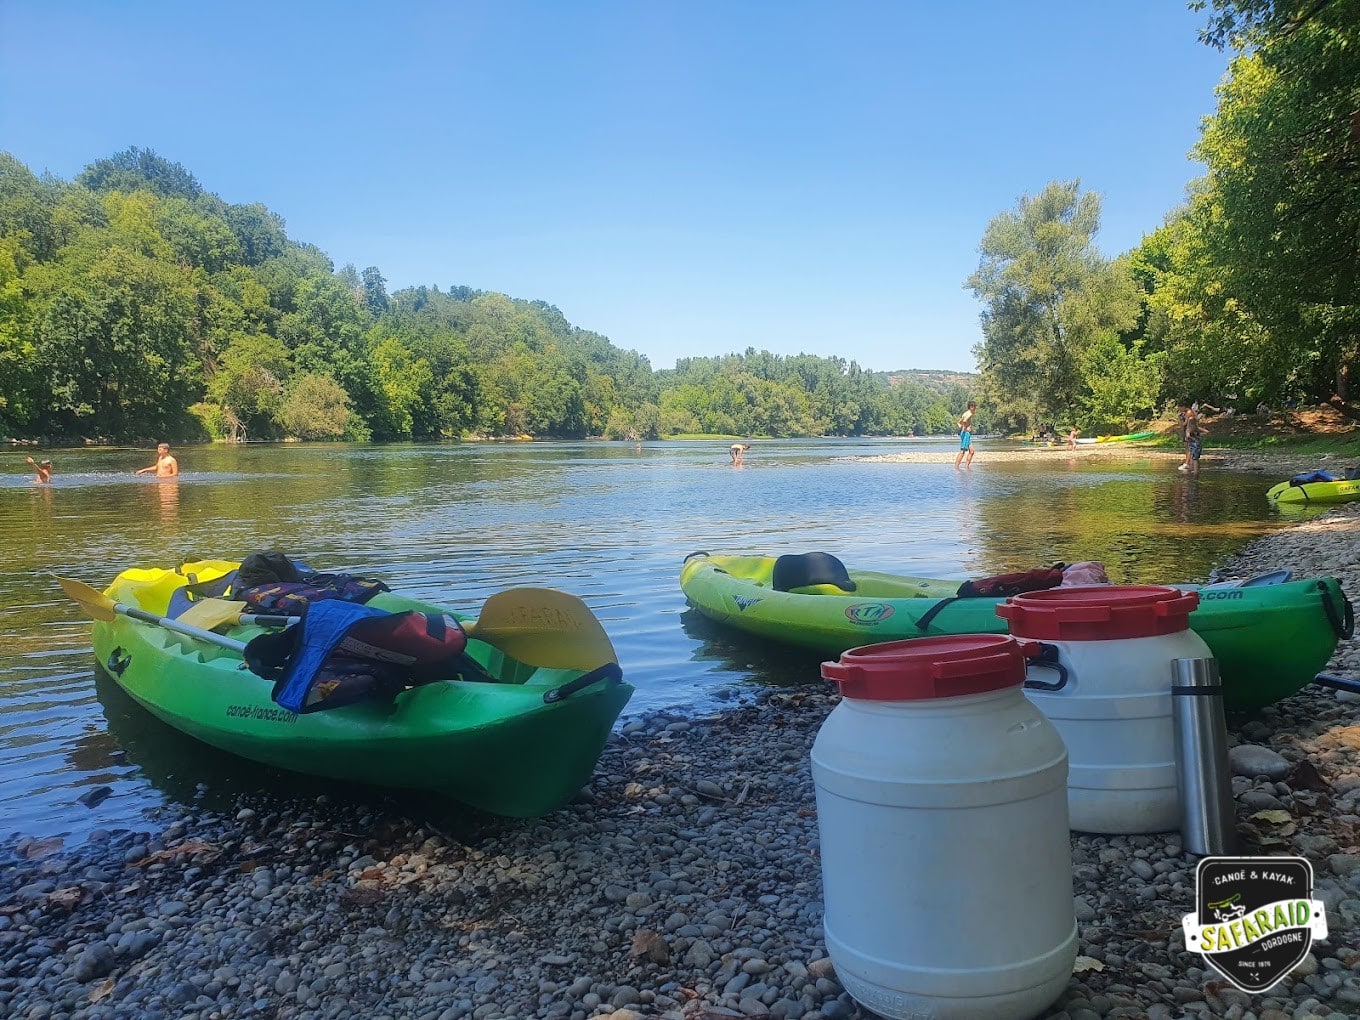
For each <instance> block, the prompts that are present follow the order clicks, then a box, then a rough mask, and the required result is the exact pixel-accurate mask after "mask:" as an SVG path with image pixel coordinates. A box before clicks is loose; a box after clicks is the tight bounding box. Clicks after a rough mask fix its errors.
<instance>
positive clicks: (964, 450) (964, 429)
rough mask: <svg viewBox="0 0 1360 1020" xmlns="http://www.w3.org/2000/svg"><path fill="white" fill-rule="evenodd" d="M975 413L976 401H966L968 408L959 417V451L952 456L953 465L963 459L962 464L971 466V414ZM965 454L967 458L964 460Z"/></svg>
mask: <svg viewBox="0 0 1360 1020" xmlns="http://www.w3.org/2000/svg"><path fill="white" fill-rule="evenodd" d="M976 413H977V401H976V400H970V401H968V410H966V411H964V412H963V416H962V417H961V418H959V452H958V456H956V457H955V458H954V467H955V468H957V467H958V466H959V461H963V466H964V467H966V468H971V467H972V466H973V415H974V414H976ZM965 455H966V456H967V458H968V459H967V460H964V457H965Z"/></svg>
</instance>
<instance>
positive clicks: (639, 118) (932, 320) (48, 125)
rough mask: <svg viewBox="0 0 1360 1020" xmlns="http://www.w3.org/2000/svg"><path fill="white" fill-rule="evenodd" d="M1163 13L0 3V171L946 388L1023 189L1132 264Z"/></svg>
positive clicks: (1152, 139) (1166, 116) (1167, 133)
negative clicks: (175, 196) (107, 160)
mask: <svg viewBox="0 0 1360 1020" xmlns="http://www.w3.org/2000/svg"><path fill="white" fill-rule="evenodd" d="M1205 18H1206V15H1203V14H1194V13H1192V12H1190V11H1188V10H1187V9H1186V6H1185V3H1184V2H1183V0H1119V2H1115V0H1055V2H1042V0H1041V2H1036V3H1017V2H1015V0H987V2H983V0H976V2H969V0H960V2H958V3H955V4H944V3H924V2H909V0H898V2H889V0H883V2H855V0H850V2H835V3H832V2H829V0H828V2H825V3H809V2H802V0H781V2H775V0H745V2H742V0H687V2H683V3H682V2H666V0H612V2H590V0H579V2H578V0H469V2H463V0H448V2H443V3H439V2H402V0H395V2H392V3H389V4H372V3H364V4H359V3H347V2H343V0H337V2H328V3H320V2H302V0H297V2H293V0H273V2H270V3H260V2H257V0H242V2H233V3H192V2H183V0H174V2H172V0H141V2H137V0H124V2H93V0H87V2H74V0H0V149H4V150H7V151H9V152H11V153H12V154H13V155H14V156H16V157H17V158H18V159H20V160H21V161H22V162H24V163H25V164H26V165H27V166H29V167H30V168H31V169H33V170H34V171H35V172H41V171H43V170H48V171H51V172H52V173H53V174H55V175H57V176H58V177H60V178H62V179H65V180H70V179H71V178H73V177H74V176H75V175H76V174H78V173H79V172H80V171H81V169H82V168H83V167H84V166H86V165H87V164H88V163H90V162H92V161H93V160H95V159H99V158H102V157H105V156H110V155H112V154H113V153H115V152H118V151H120V150H122V149H125V148H127V147H128V146H132V145H136V146H139V147H141V148H149V149H154V150H155V151H156V152H157V153H159V154H160V155H161V156H164V157H166V158H167V159H170V160H172V161H174V162H177V163H181V164H183V165H184V166H185V167H186V168H187V169H188V170H190V171H191V172H192V173H193V174H194V175H195V176H196V177H197V178H198V180H199V181H200V183H201V184H202V185H203V186H204V187H205V188H206V189H207V190H209V191H213V192H216V193H217V194H219V195H221V196H222V197H223V198H224V199H225V200H227V201H229V202H263V203H264V204H265V205H267V206H268V207H269V208H270V209H272V210H273V211H274V212H276V213H278V214H279V215H281V216H282V217H283V218H284V219H285V220H286V222H287V226H288V233H289V236H291V237H292V238H294V239H295V240H300V241H306V242H310V243H312V244H315V245H317V246H318V247H319V248H321V249H322V250H323V251H325V252H326V253H327V254H328V255H330V257H331V258H332V259H333V260H334V262H335V264H336V266H337V267H340V266H343V265H344V264H346V263H353V265H354V266H355V267H356V268H358V269H360V270H362V269H363V268H364V267H366V266H377V267H378V268H379V269H380V270H381V271H382V273H383V275H384V276H385V277H386V279H387V281H388V288H389V290H397V289H399V288H402V287H405V286H409V285H413V284H421V283H424V284H433V285H438V286H440V287H442V288H447V287H449V286H450V285H452V284H466V285H469V286H472V287H477V288H482V289H486V290H497V291H503V292H504V293H507V294H509V295H511V296H512V297H517V298H530V299H542V300H544V301H547V302H549V303H551V304H554V305H557V306H558V307H559V308H561V309H562V311H563V313H564V314H565V315H566V316H567V318H568V319H569V320H570V321H571V322H572V323H573V324H575V325H577V326H580V327H582V328H585V329H591V330H595V331H596V332H599V333H602V334H604V335H605V336H607V337H609V338H610V340H611V341H613V343H614V344H615V345H617V346H619V347H623V348H629V349H633V350H637V351H640V352H641V353H643V354H645V355H647V356H648V357H649V358H650V359H651V361H652V365H653V367H654V368H668V367H670V366H671V365H672V364H673V363H674V360H675V358H676V357H677V356H679V357H684V356H688V355H713V354H723V353H727V352H731V351H741V350H744V349H745V348H746V347H748V346H749V347H755V348H757V349H761V348H763V349H768V350H771V351H774V352H776V353H780V354H796V353H799V352H807V353H811V354H818V355H824V356H829V355H839V356H842V357H845V358H849V359H853V360H855V361H858V362H859V363H860V364H861V365H862V366H864V367H866V368H872V369H897V368H937V369H956V370H971V369H972V368H973V367H974V363H973V356H972V353H971V348H972V346H973V345H974V344H975V343H976V342H977V341H978V340H979V338H980V330H979V326H978V310H979V305H978V302H977V300H976V299H975V298H974V296H973V295H972V293H971V292H970V291H968V290H966V289H965V288H964V280H965V279H966V278H967V277H968V275H969V274H970V273H971V272H972V271H973V270H974V269H975V268H976V267H977V262H978V253H977V246H978V242H979V240H980V239H981V237H982V233H983V231H984V230H985V228H986V226H987V223H988V222H989V221H990V220H991V219H992V217H993V216H995V215H996V214H997V213H999V212H1002V211H1004V210H1008V209H1012V208H1014V206H1015V203H1016V201H1017V199H1018V198H1019V196H1021V195H1022V194H1032V193H1035V192H1037V191H1039V190H1040V189H1042V188H1043V187H1044V185H1045V184H1046V183H1048V182H1049V181H1050V180H1059V179H1062V180H1066V179H1071V178H1079V179H1080V180H1081V182H1082V185H1083V187H1084V188H1086V189H1087V190H1091V191H1095V192H1098V193H1099V194H1100V195H1101V196H1103V199H1104V214H1103V222H1102V230H1101V234H1100V236H1099V238H1098V243H1099V245H1100V248H1101V250H1102V251H1104V252H1105V253H1106V254H1108V255H1114V254H1117V253H1119V252H1121V251H1125V250H1127V249H1129V248H1131V247H1133V246H1135V245H1137V244H1138V243H1139V241H1140V239H1141V238H1142V236H1143V235H1144V234H1145V233H1147V232H1149V231H1151V230H1153V229H1155V228H1156V227H1157V226H1159V225H1160V224H1161V222H1162V219H1163V217H1164V216H1165V214H1166V213H1167V212H1168V211H1170V210H1171V209H1172V208H1174V207H1175V206H1176V205H1177V204H1178V203H1180V201H1181V200H1182V199H1183V197H1184V189H1185V185H1186V183H1187V182H1189V181H1190V180H1191V179H1193V178H1194V177H1196V176H1198V175H1199V174H1200V173H1201V172H1202V169H1201V168H1200V167H1199V166H1198V164H1196V163H1194V162H1193V161H1192V160H1191V159H1190V158H1189V155H1188V152H1189V150H1190V147H1191V146H1192V145H1193V144H1194V143H1195V141H1196V139H1197V137H1198V132H1199V124H1200V121H1201V119H1202V118H1203V117H1204V116H1206V115H1208V114H1210V113H1212V112H1213V110H1214V103H1215V100H1214V92H1213V90H1214V86H1215V84H1216V83H1217V82H1218V80H1219V78H1220V77H1221V76H1222V74H1223V71H1224V69H1225V67H1226V58H1225V56H1224V55H1223V54H1221V53H1219V52H1218V51H1216V50H1212V49H1210V48H1208V47H1206V46H1203V45H1202V44H1200V43H1199V42H1198V41H1197V38H1196V30H1197V29H1198V28H1199V26H1200V24H1201V23H1202V22H1203V21H1204V20H1205Z"/></svg>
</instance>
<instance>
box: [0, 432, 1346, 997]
mask: <svg viewBox="0 0 1360 1020" xmlns="http://www.w3.org/2000/svg"><path fill="white" fill-rule="evenodd" d="M1045 452H1046V451H1045ZM1035 453H1036V454H1038V453H1039V451H1035ZM981 456H982V453H981V452H980V453H979V457H981ZM1173 456H1174V455H1173ZM981 464H982V461H981V460H979V461H978V462H976V465H975V468H974V470H977V469H978V467H979V466H981ZM1357 532H1360V506H1357V505H1351V506H1347V507H1342V508H1339V509H1337V510H1335V511H1333V512H1331V513H1329V514H1326V515H1325V516H1322V517H1319V518H1316V519H1314V520H1311V521H1309V522H1307V523H1304V524H1301V525H1297V526H1295V527H1293V528H1289V529H1286V530H1284V531H1281V532H1278V533H1275V534H1272V535H1270V536H1268V537H1266V538H1264V539H1261V540H1260V541H1258V542H1256V543H1254V544H1252V545H1251V546H1250V547H1248V548H1247V549H1246V550H1244V551H1243V552H1242V553H1241V555H1239V556H1238V557H1236V558H1235V559H1234V560H1233V561H1232V562H1231V563H1230V564H1225V565H1224V566H1225V567H1227V568H1228V569H1229V570H1230V571H1231V572H1234V573H1238V574H1242V575H1247V574H1254V573H1260V572H1263V571H1265V570H1268V569H1274V568H1278V567H1283V566H1287V567H1290V568H1292V569H1293V570H1294V571H1295V573H1296V575H1298V576H1315V575H1325V574H1334V575H1336V576H1338V577H1340V578H1341V579H1342V581H1343V584H1344V585H1345V587H1346V590H1347V592H1348V594H1349V596H1350V597H1351V598H1352V600H1356V599H1360V556H1358V555H1357V550H1358V549H1360V534H1357ZM1329 668H1330V669H1331V670H1332V671H1334V672H1338V673H1342V674H1345V675H1349V676H1355V675H1357V673H1360V653H1357V646H1356V643H1355V642H1354V641H1349V642H1345V643H1343V645H1342V646H1341V648H1340V649H1339V651H1338V653H1337V655H1336V657H1335V658H1334V659H1333V661H1332V663H1331V665H1330V667H1329ZM835 702H836V697H835V696H834V695H833V694H831V693H830V692H828V691H827V690H826V689H824V688H822V687H820V685H817V684H815V683H814V684H809V685H808V686H806V687H803V688H797V689H790V690H782V691H777V692H767V693H764V694H760V695H757V696H754V697H753V698H752V699H751V700H750V702H749V703H743V704H739V705H735V706H734V707H732V708H730V709H728V710H726V711H724V712H721V713H717V714H711V715H704V716H698V717H695V716H692V715H687V714H686V713H684V712H682V711H678V710H677V711H673V712H665V713H661V714H657V715H652V716H649V717H647V718H646V719H643V720H637V721H633V722H630V723H628V724H627V725H626V726H624V727H623V729H622V731H621V732H619V733H617V734H616V735H615V737H614V738H613V739H612V740H611V743H610V746H609V747H608V748H607V750H606V752H605V754H604V756H603V757H602V759H601V762H600V766H599V769H598V770H597V774H596V777H595V780H594V782H593V783H592V785H591V787H590V788H589V789H588V790H587V791H584V792H583V793H582V795H581V796H580V797H579V798H578V799H577V800H576V801H575V802H574V803H573V804H572V805H570V806H569V807H567V808H565V809H563V810H561V811H558V812H556V813H554V814H552V815H549V816H548V817H546V818H543V819H538V820H535V821H531V822H513V821H504V820H497V819H490V818H485V817H480V816H479V817H477V818H473V819H469V820H468V824H467V826H466V827H465V828H460V829H458V830H457V831H455V830H453V829H451V828H449V827H448V826H447V825H446V824H443V823H436V822H431V821H430V820H429V819H428V818H426V817H424V816H422V815H420V814H418V813H417V812H416V810H415V809H414V808H413V807H412V806H411V804H410V803H409V802H407V803H404V804H403V803H400V802H396V801H389V800H386V799H384V798H382V797H380V796H379V795H374V797H373V798H372V799H371V800H369V801H367V802H364V801H356V802H345V803H333V802H327V801H326V800H325V798H321V799H319V800H317V801H315V802H313V801H308V802H306V803H301V802H291V803H289V802H285V803H287V806H286V807H283V808H280V807H278V806H277V805H276V804H275V803H274V802H272V801H271V802H269V803H264V802H253V801H251V800H243V801H242V802H240V803H239V804H238V805H237V806H236V807H234V808H233V809H232V810H231V811H228V812H226V813H225V814H215V813H212V812H208V811H204V810H201V809H199V808H195V807H192V806H183V805H179V806H175V807H172V808H167V809H163V810H161V811H160V812H159V813H158V814H157V816H156V817H155V818H154V819H153V820H152V821H151V822H150V823H149V824H148V825H147V826H146V827H145V828H144V829H143V830H142V831H137V832H105V833H97V834H96V835H95V836H94V837H93V838H92V839H91V841H90V842H89V843H88V844H86V845H84V846H81V847H76V848H70V849H67V848H62V847H60V846H59V845H55V844H54V843H52V842H44V841H42V840H34V839H24V840H18V841H13V840H11V841H9V842H8V843H6V844H4V845H2V846H0V1015H6V1016H15V1017H22V1018H26V1020H57V1018H70V1020H76V1018H80V1020H86V1018H90V1020H94V1018H124V1017H126V1018H133V1017H137V1018H142V1017H147V1018H159V1017H165V1018H171V1017H173V1018H177V1020H188V1018H198V1020H210V1018H226V1017H248V1016H256V1017H265V1016H267V1017H277V1018H294V1017H295V1018H346V1017H353V1018H359V1017H363V1018H372V1020H377V1018H382V1017H390V1018H393V1020H396V1018H419V1020H455V1018H463V1017H470V1018H475V1020H496V1018H523V1017H536V1016H542V1017H572V1018H576V1020H585V1018H587V1017H591V1016H613V1017H615V1018H616V1020H631V1018H634V1017H639V1016H665V1017H672V1018H676V1017H690V1018H697V1017H703V1018H717V1017H740V1016H752V1017H760V1016H772V1017H791V1018H794V1020H798V1018H800V1017H802V1018H828V1020H829V1018H854V1017H860V1016H865V1015H867V1014H865V1013H863V1012H862V1011H861V1010H860V1009H859V1008H858V1007H857V1006H856V1005H855V1004H854V1002H853V1000H851V999H850V998H849V997H848V995H846V994H845V992H844V991H843V989H842V988H841V986H840V984H839V983H838V982H837V980H836V976H835V972H834V968H833V967H832V966H831V964H830V963H829V961H828V960H827V959H826V958H825V949H824V946H823V942H822V935H821V913H822V905H821V902H820V897H821V885H820V873H819V867H820V864H819V860H818V855H817V818H816V812H815V805H814V800H813V789H812V780H811V776H810V772H809V766H808V755H809V751H810V748H811V744H812V741H813V739H814V737H815V735H816V732H817V730H818V728H819V727H820V725H821V723H822V720H823V719H824V718H825V717H826V715H827V713H828V712H829V711H830V710H831V709H832V708H833V707H834V705H835ZM1230 728H1231V730H1232V738H1233V741H1234V742H1235V743H1236V744H1237V745H1238V748H1237V749H1235V750H1234V759H1235V760H1236V761H1237V762H1238V763H1239V766H1240V768H1239V771H1241V772H1243V773H1246V774H1244V775H1239V776H1238V777H1237V778H1235V779H1234V781H1233V788H1234V793H1235V795H1236V797H1237V807H1238V823H1239V830H1240V832H1241V834H1242V836H1243V837H1244V839H1245V840H1246V841H1247V843H1248V845H1249V847H1250V848H1251V849H1253V850H1260V851H1261V852H1265V853H1289V854H1302V855H1304V856H1306V857H1308V858H1309V859H1310V860H1311V861H1312V862H1313V866H1314V870H1315V874H1316V890H1315V895H1316V896H1317V897H1318V898H1320V899H1322V900H1323V901H1324V902H1325V903H1326V904H1327V909H1328V923H1329V926H1330V928H1331V937H1330V938H1329V940H1328V941H1327V942H1325V943H1316V944H1315V945H1314V946H1313V950H1312V952H1311V953H1310V954H1309V955H1308V957H1307V958H1305V960H1304V962H1303V964H1302V965H1300V966H1299V967H1298V968H1297V969H1296V970H1295V971H1293V973H1292V974H1291V975H1290V976H1289V977H1288V978H1287V979H1286V980H1285V981H1284V982H1283V983H1282V984H1281V985H1280V986H1278V987H1277V988H1276V989H1275V990H1272V991H1271V992H1268V993H1266V994H1264V995H1259V996H1248V995H1246V994H1245V993H1242V992H1239V991H1237V990H1235V989H1234V988H1232V987H1231V986H1229V985H1227V984H1226V982H1224V981H1222V980H1219V979H1217V978H1216V977H1215V975H1214V974H1213V972H1212V971H1210V970H1209V969H1208V968H1207V967H1206V966H1205V964H1204V961H1203V960H1202V959H1201V958H1200V957H1198V956H1197V955H1192V954H1190V953H1188V952H1186V951H1185V949H1184V944H1183V941H1182V935H1181V927H1180V916H1181V914H1183V913H1185V912H1187V911H1188V910H1189V909H1191V907H1192V905H1193V896H1194V890H1193V883H1194V861H1193V859H1192V858H1189V857H1187V856H1186V855H1185V854H1183V853H1182V851H1181V849H1180V841H1179V838H1178V837H1177V836H1176V835H1174V834H1167V835H1155V836H1127V837H1112V836H1088V835H1081V834H1074V836H1073V840H1072V847H1073V866H1074V880H1075V883H1076V890H1075V891H1076V900H1075V904H1074V906H1075V910H1076V914H1077V918H1078V921H1079V926H1080V935H1081V946H1080V950H1079V952H1080V954H1081V960H1080V968H1081V970H1080V972H1079V973H1077V974H1075V975H1074V976H1073V978H1072V980H1071V981H1070V982H1069V985H1068V988H1067V990H1066V992H1065V993H1064V996H1063V997H1062V999H1061V1000H1060V1001H1059V1002H1058V1003H1057V1004H1056V1005H1055V1006H1054V1008H1053V1010H1051V1011H1050V1012H1049V1014H1047V1015H1048V1016H1050V1017H1054V1018H1058V1017H1067V1018H1070V1020H1094V1018H1097V1017H1148V1018H1152V1020H1171V1018H1174V1017H1182V1016H1197V1017H1219V1016H1227V1017H1234V1018H1243V1017H1248V1016H1255V1017H1256V1018H1258V1020H1286V1018H1295V1020H1305V1018H1310V1017H1349V1016H1355V1015H1357V1014H1360V952H1357V950H1356V948H1355V947H1356V945H1357V936H1358V935H1360V699H1356V698H1355V697H1353V696H1349V695H1342V694H1337V693H1335V692H1332V691H1330V690H1325V689H1321V688H1316V689H1315V688H1309V689H1307V690H1305V691H1304V692H1302V693H1300V694H1299V695H1296V696H1295V697H1293V698H1290V699H1288V700H1287V701H1285V702H1283V703H1281V704H1279V705H1277V706H1274V707H1272V708H1270V709H1267V710H1265V711H1263V712H1261V713H1259V714H1257V715H1255V716H1252V717H1248V718H1235V719H1232V720H1230Z"/></svg>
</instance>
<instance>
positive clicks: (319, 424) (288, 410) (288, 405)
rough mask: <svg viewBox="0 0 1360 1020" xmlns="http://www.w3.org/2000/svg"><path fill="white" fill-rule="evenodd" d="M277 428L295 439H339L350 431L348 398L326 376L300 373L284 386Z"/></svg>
mask: <svg viewBox="0 0 1360 1020" xmlns="http://www.w3.org/2000/svg"><path fill="white" fill-rule="evenodd" d="M278 417H279V424H280V425H281V426H282V427H283V430H284V432H285V433H286V434H288V435H290V436H295V437H296V438H298V439H340V438H342V437H344V436H346V435H349V434H352V433H353V431H354V422H353V420H352V419H353V417H354V415H353V412H352V411H351V410H350V402H349V395H348V394H347V393H345V391H344V390H343V389H342V388H341V386H340V384H339V383H337V382H336V381H335V380H334V379H332V378H330V377H329V376H324V375H316V374H314V373H311V372H304V373H302V374H301V375H298V376H296V377H295V378H294V379H293V380H292V382H291V383H290V384H289V386H288V393H287V396H286V397H285V398H284V401H283V404H282V406H280V408H279V415H278Z"/></svg>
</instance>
